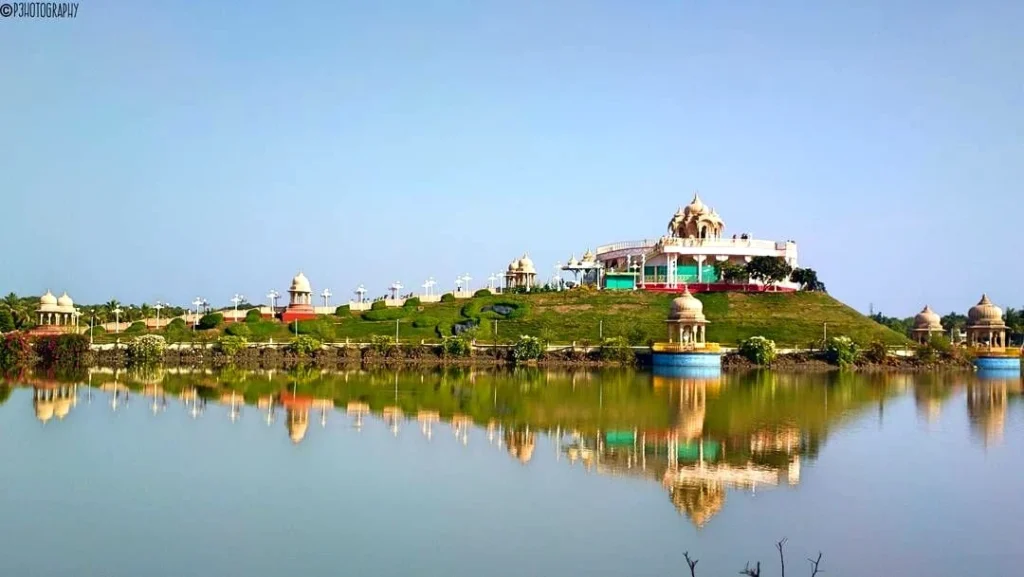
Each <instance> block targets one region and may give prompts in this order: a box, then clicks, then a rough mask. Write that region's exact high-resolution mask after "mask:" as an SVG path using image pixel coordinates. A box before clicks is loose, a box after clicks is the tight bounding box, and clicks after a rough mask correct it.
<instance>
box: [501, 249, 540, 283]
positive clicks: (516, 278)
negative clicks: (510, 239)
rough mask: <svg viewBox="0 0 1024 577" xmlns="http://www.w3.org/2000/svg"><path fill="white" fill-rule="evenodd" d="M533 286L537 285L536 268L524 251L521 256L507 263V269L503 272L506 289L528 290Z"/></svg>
mask: <svg viewBox="0 0 1024 577" xmlns="http://www.w3.org/2000/svg"><path fill="white" fill-rule="evenodd" d="M535 286H537V268H536V267H535V266H534V265H533V261H532V260H530V256H529V255H527V254H525V253H524V254H523V256H522V257H521V258H519V259H516V260H513V261H512V262H510V263H509V264H508V270H507V271H506V272H505V288H506V289H523V290H527V291H528V290H530V289H531V288H533V287H535Z"/></svg>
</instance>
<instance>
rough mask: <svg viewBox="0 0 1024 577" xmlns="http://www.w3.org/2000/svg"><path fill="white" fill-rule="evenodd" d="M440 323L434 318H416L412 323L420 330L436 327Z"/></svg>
mask: <svg viewBox="0 0 1024 577" xmlns="http://www.w3.org/2000/svg"><path fill="white" fill-rule="evenodd" d="M439 322H440V321H438V320H437V319H435V318H434V317H416V318H415V319H413V321H412V326H414V327H416V328H418V329H426V328H430V327H436V326H437V323H439Z"/></svg>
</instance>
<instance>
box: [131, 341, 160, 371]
mask: <svg viewBox="0 0 1024 577" xmlns="http://www.w3.org/2000/svg"><path fill="white" fill-rule="evenodd" d="M166 348H167V341H166V340H164V338H163V337H161V336H160V335H142V336H141V337H135V338H134V339H132V340H131V341H129V342H128V362H129V363H130V364H132V365H154V364H157V363H159V362H161V361H162V360H163V359H164V349H166Z"/></svg>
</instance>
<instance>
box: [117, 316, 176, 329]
mask: <svg viewBox="0 0 1024 577" xmlns="http://www.w3.org/2000/svg"><path fill="white" fill-rule="evenodd" d="M97 328H99V327H97ZM164 329H165V330H168V331H175V330H182V331H183V330H188V324H186V323H185V319H183V318H180V317H179V318H176V319H174V320H172V321H171V322H169V323H167V326H165V327H164Z"/></svg>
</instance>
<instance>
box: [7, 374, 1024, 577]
mask: <svg viewBox="0 0 1024 577" xmlns="http://www.w3.org/2000/svg"><path fill="white" fill-rule="evenodd" d="M0 403H2V404H0V543H3V554H2V555H0V575H19V576H21V575H25V576H29V575H46V576H80V575H87V574H89V575H104V576H110V577H114V576H126V577H127V576H131V577H137V576H140V575H146V576H168V577H170V576H174V577H179V576H181V575H245V576H248V577H253V576H262V575H267V576H270V575H302V576H303V577H312V576H320V575H325V576H326V575H374V576H390V575H395V576H398V575H403V576H404V575H425V576H432V575H437V576H445V577H452V576H480V575H488V576H515V577H522V576H524V575H540V576H548V575H550V576H566V575H587V576H599V575H600V576H603V575H607V576H630V577H636V576H657V577H664V576H669V575H689V570H688V569H687V567H686V564H685V562H684V559H683V553H684V552H686V551H688V552H689V553H690V555H691V556H692V557H694V558H697V559H699V564H698V565H697V567H696V572H697V575H699V576H718V575H736V574H737V572H738V571H739V570H741V569H742V568H743V567H744V565H745V563H747V562H748V561H749V562H751V565H753V562H755V561H758V560H759V561H761V563H762V566H763V573H762V574H763V575H778V574H779V570H778V552H777V551H776V549H775V543H776V542H777V541H779V540H780V539H782V538H786V539H787V542H786V544H785V550H786V554H787V574H789V575H809V574H810V565H809V563H808V562H807V560H806V559H807V558H808V557H816V556H817V554H818V552H819V551H820V552H822V553H823V556H822V563H821V567H822V569H824V570H825V574H826V575H828V576H830V577H836V576H841V575H932V576H935V575H950V576H954V575H955V576H962V575H969V574H977V575H987V576H997V575H1015V574H1018V573H1019V567H1020V565H1021V564H1022V563H1024V547H1021V546H1020V541H1021V539H1022V538H1024V499H1021V498H1020V489H1021V483H1022V481H1024V435H1022V433H1024V402H1022V385H1021V378H1020V376H1019V375H1005V374H1003V375H1000V374H986V375H975V374H969V373H967V374H850V373H823V374H781V373H772V372H760V373H740V374H733V373H724V374H720V375H719V374H714V373H704V372H697V373H693V372H689V373H670V374H653V375H652V374H650V373H645V372H637V371H627V370H613V371H598V372H584V371H578V372H568V371H545V370H542V369H524V370H518V371H514V372H507V371H497V370H470V369H459V370H448V371H440V370H436V371H434V370H424V371H422V372H417V371H408V370H406V371H400V372H361V371H359V372H356V371H353V372H346V373H332V374H327V373H320V372H317V371H310V370H304V371H299V372H293V373H281V372H276V373H275V372H243V371H238V370H227V371H222V372H220V373H188V372H174V371H162V370H151V371H148V372H144V373H133V372H124V371H119V372H114V371H109V370H108V371H90V372H89V373H88V374H82V375H77V376H74V378H73V379H72V380H70V381H69V380H68V379H67V378H63V379H54V378H51V377H47V376H43V375H40V376H23V377H21V378H19V379H18V380H17V381H16V382H12V383H9V384H8V385H7V386H3V387H0Z"/></svg>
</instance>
